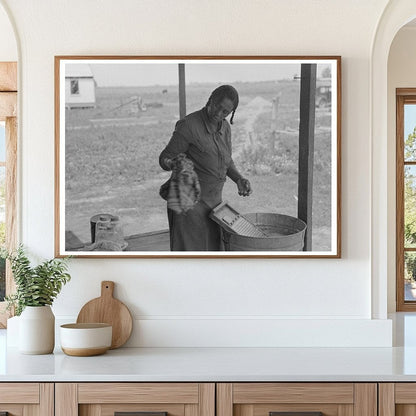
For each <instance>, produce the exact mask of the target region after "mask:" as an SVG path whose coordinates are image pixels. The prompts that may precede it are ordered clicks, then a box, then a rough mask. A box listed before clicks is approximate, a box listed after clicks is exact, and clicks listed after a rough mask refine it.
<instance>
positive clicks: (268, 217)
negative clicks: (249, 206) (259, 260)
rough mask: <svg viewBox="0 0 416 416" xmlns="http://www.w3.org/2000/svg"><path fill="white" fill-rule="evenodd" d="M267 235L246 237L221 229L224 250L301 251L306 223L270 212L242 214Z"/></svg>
mask: <svg viewBox="0 0 416 416" xmlns="http://www.w3.org/2000/svg"><path fill="white" fill-rule="evenodd" d="M243 217H244V218H246V219H247V220H248V221H250V222H251V223H253V224H255V225H256V226H257V227H259V228H260V229H261V230H263V231H264V232H265V233H266V234H267V237H248V236H244V235H239V234H235V233H231V232H228V231H226V230H224V229H223V239H224V247H225V250H226V251H302V250H303V246H304V238H305V231H306V224H305V223H304V222H303V221H302V220H300V219H299V218H296V217H291V216H289V215H282V214H271V213H250V214H244V215H243Z"/></svg>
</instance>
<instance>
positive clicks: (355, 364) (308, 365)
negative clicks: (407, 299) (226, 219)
mask: <svg viewBox="0 0 416 416" xmlns="http://www.w3.org/2000/svg"><path fill="white" fill-rule="evenodd" d="M393 322H394V325H393V326H394V334H395V345H397V346H396V347H392V348H119V349H115V350H110V351H107V352H106V353H105V354H103V355H100V356H95V357H70V356H67V355H65V354H64V353H63V352H62V350H61V348H60V346H59V345H57V346H56V347H55V351H54V353H53V354H48V355H24V354H20V353H19V352H18V350H17V348H16V347H12V346H7V343H6V331H5V330H0V382H2V381H3V382H4V381H9V382H13V381H36V382H100V381H114V382H116V381H117V382H123V381H125V382H134V381H136V382H167V381H170V382H175V381H178V382H226V381H228V382H238V381H241V382H250V381H251V382H256V381H257V382H261V381H265V382H272V381H274V382H284V381H289V382H290V381H299V382H301V381H305V382H306V381H311V382H313V381H351V382H354V381H356V382H360V381H362V382H364V381H368V382H382V381H385V382H390V381H391V382H393V381H416V337H415V336H414V335H413V334H415V333H416V314H405V315H404V314H396V315H395V316H394V317H393Z"/></svg>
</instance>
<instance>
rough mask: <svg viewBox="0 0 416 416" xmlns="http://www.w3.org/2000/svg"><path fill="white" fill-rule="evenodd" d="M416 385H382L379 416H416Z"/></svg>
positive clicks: (380, 386)
mask: <svg viewBox="0 0 416 416" xmlns="http://www.w3.org/2000/svg"><path fill="white" fill-rule="evenodd" d="M415 415H416V383H380V384H379V416H415Z"/></svg>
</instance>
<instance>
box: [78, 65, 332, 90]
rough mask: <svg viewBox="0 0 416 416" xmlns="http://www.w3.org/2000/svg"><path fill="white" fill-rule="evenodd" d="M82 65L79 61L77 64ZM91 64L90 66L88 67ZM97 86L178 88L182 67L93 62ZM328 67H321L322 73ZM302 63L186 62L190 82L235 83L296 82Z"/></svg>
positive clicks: (319, 70)
mask: <svg viewBox="0 0 416 416" xmlns="http://www.w3.org/2000/svg"><path fill="white" fill-rule="evenodd" d="M79 63H80V62H79V61H78V62H77V64H79ZM86 65H87V64H86ZM89 65H90V68H91V70H92V73H93V75H94V78H95V81H96V82H97V85H98V86H100V87H107V86H129V87H132V86H145V85H146V86H147V85H156V84H159V85H175V84H177V83H178V64H177V63H170V62H169V63H167V61H165V62H163V61H159V62H158V63H156V64H155V63H150V62H149V63H143V61H142V63H137V62H134V61H129V60H121V61H117V63H116V64H115V63H113V62H109V61H107V63H103V64H97V63H90V64H89ZM325 66H328V65H319V67H318V74H319V73H320V72H321V71H322V69H323V68H324V67H325ZM299 73H300V63H295V64H294V63H293V62H288V63H281V62H279V63H272V62H270V63H261V64H260V63H253V64H251V63H218V61H216V62H215V63H214V62H212V63H209V62H204V63H193V62H192V63H186V65H185V77H186V82H187V83H194V82H215V83H218V82H220V83H232V82H237V81H245V82H254V81H271V80H280V79H293V76H294V75H299Z"/></svg>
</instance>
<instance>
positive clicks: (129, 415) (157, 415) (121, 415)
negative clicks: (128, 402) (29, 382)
mask: <svg viewBox="0 0 416 416" xmlns="http://www.w3.org/2000/svg"><path fill="white" fill-rule="evenodd" d="M0 416H2V415H0ZM6 416H7V415H6ZM114 416H168V412H114Z"/></svg>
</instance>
